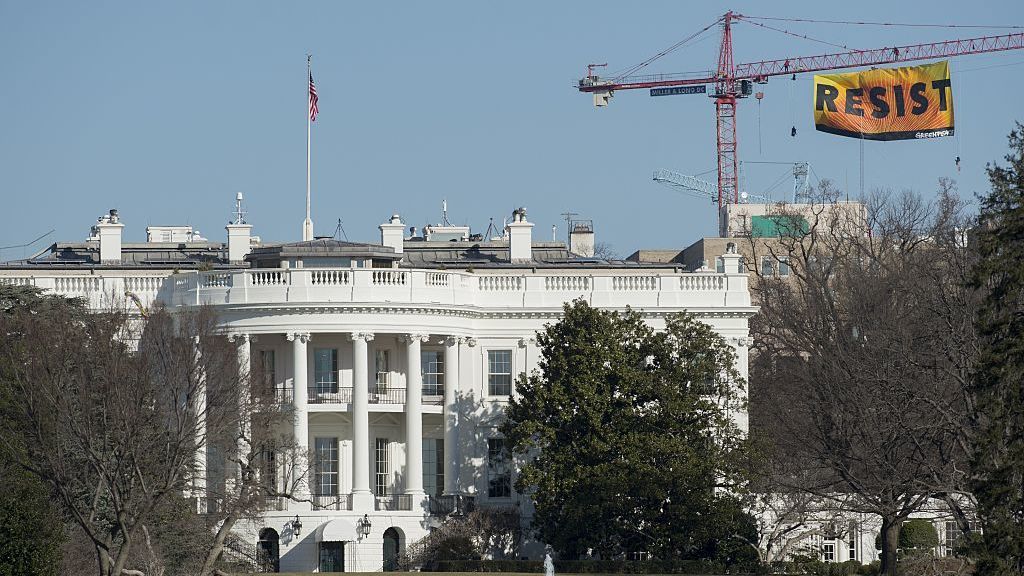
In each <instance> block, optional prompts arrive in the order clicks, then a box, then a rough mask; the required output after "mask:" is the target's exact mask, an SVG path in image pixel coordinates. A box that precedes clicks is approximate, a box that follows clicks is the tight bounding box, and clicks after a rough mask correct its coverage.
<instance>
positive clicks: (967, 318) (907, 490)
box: [750, 182, 976, 574]
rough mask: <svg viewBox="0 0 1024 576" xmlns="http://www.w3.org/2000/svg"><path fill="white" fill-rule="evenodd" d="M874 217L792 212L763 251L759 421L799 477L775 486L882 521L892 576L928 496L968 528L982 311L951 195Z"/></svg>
mask: <svg viewBox="0 0 1024 576" xmlns="http://www.w3.org/2000/svg"><path fill="white" fill-rule="evenodd" d="M865 204H866V205H865V207H864V209H860V208H859V207H858V205H851V206H845V207H844V206H842V205H838V204H836V203H827V202H825V203H822V204H820V205H816V206H812V207H811V208H810V209H809V210H802V211H800V212H797V211H794V210H793V209H791V208H789V207H786V206H780V207H779V208H778V211H777V213H776V214H775V217H777V218H780V219H781V220H780V221H784V222H788V223H789V224H790V225H786V226H781V227H780V229H781V230H782V234H781V237H779V238H778V239H772V240H771V241H765V240H764V239H752V240H751V247H750V253H751V254H753V257H754V262H753V264H754V266H752V268H754V269H755V270H756V272H757V274H758V278H757V281H756V282H754V287H753V291H754V294H755V296H756V298H757V300H758V304H759V305H760V313H759V314H758V315H757V316H756V317H755V318H754V319H753V320H752V322H751V332H752V335H753V336H754V339H755V343H756V347H755V349H754V354H755V355H756V356H755V358H754V359H753V361H752V363H751V382H752V383H755V382H757V383H758V384H757V385H756V386H755V385H752V388H751V405H752V410H751V411H752V416H754V415H755V414H756V418H752V422H753V423H754V427H755V429H754V434H755V435H758V434H760V435H761V436H762V437H764V438H767V439H768V440H769V444H770V446H772V448H773V452H772V453H771V458H773V459H785V460H787V461H788V462H789V463H790V464H791V466H790V467H789V468H788V472H785V473H783V474H782V475H781V477H779V478H777V479H776V480H777V481H779V482H780V483H781V484H782V485H784V486H786V487H787V488H790V489H793V490H800V491H803V492H805V493H807V494H811V495H813V496H815V497H816V498H819V499H820V500H822V501H830V502H832V503H833V505H834V506H835V507H836V508H839V509H843V510H849V511H854V512H864V513H872V514H877V515H878V516H880V517H881V520H882V534H881V540H882V570H883V572H884V573H886V574H893V573H895V569H896V568H895V559H896V547H897V538H898V535H899V530H900V526H901V524H902V522H903V520H904V519H906V518H907V517H909V515H910V514H911V513H912V512H914V511H915V510H917V509H919V508H920V507H921V506H922V505H923V504H925V503H926V502H927V501H928V500H929V499H932V498H941V499H944V500H946V501H947V503H949V504H950V506H951V508H953V509H954V513H955V514H956V515H957V516H958V518H959V519H961V520H962V521H965V520H966V518H965V516H966V515H965V513H964V511H963V510H962V509H961V503H963V502H965V501H969V499H970V495H969V493H968V492H967V491H966V480H967V469H966V467H967V461H968V454H969V449H968V448H969V426H968V422H969V417H970V414H971V410H972V406H971V403H970V398H969V396H968V394H967V393H966V390H967V388H966V385H967V382H968V380H967V379H968V376H969V374H970V370H971V366H972V362H973V359H974V358H975V336H974V331H973V327H972V318H973V311H974V307H975V306H976V301H975V300H976V299H975V296H973V294H972V293H971V292H970V291H969V290H968V289H967V288H966V282H965V279H966V277H967V276H966V274H967V272H968V270H969V268H970V259H971V251H970V250H969V249H968V246H967V245H966V242H965V230H966V229H967V228H966V227H967V224H968V220H967V219H966V218H965V217H964V216H963V214H962V208H963V204H962V202H961V201H960V200H958V199H957V198H956V196H955V194H954V193H953V190H952V186H951V184H950V183H949V182H943V183H942V190H940V194H939V196H938V199H937V200H936V201H934V202H927V201H925V200H923V199H922V198H921V196H920V195H917V194H912V193H903V194H898V195H897V194H891V193H876V194H874V195H873V196H872V197H871V198H869V199H868V201H867V202H866V203H865ZM765 259H767V262H766V261H765ZM780 263H784V264H785V266H787V268H788V270H789V275H788V277H785V278H782V277H776V274H775V272H776V271H777V270H778V268H777V266H778V265H779V264H780Z"/></svg>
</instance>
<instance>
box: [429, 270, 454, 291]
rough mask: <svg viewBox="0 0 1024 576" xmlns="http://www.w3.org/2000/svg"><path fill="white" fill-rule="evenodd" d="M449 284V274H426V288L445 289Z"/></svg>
mask: <svg viewBox="0 0 1024 576" xmlns="http://www.w3.org/2000/svg"><path fill="white" fill-rule="evenodd" d="M450 282H451V274H447V273H442V272H427V282H426V284H427V286H435V287H441V288H447V287H448V284H449V283H450Z"/></svg>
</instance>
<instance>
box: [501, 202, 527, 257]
mask: <svg viewBox="0 0 1024 576" xmlns="http://www.w3.org/2000/svg"><path fill="white" fill-rule="evenodd" d="M505 232H507V233H508V246H509V256H510V258H511V260H512V262H530V261H532V260H533V224H531V223H530V222H527V221H526V209H525V208H517V209H515V210H513V211H512V221H511V222H509V223H508V224H506V225H505Z"/></svg>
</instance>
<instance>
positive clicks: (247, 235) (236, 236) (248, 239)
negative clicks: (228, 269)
mask: <svg viewBox="0 0 1024 576" xmlns="http://www.w3.org/2000/svg"><path fill="white" fill-rule="evenodd" d="M224 228H225V229H226V230H227V231H228V261H229V262H231V263H232V264H237V263H239V262H244V261H245V257H246V255H248V254H249V252H250V251H252V224H228V225H227V226H225V227H224Z"/></svg>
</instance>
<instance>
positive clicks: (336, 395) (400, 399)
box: [308, 386, 444, 406]
mask: <svg viewBox="0 0 1024 576" xmlns="http://www.w3.org/2000/svg"><path fill="white" fill-rule="evenodd" d="M336 390H337V391H336V392H335V391H334V390H332V389H327V388H325V389H322V390H317V389H315V388H313V389H311V390H310V391H309V399H308V402H309V403H310V404H351V403H352V387H351V386H341V387H338V388H336ZM367 402H368V403H369V404H405V388H398V387H395V388H383V389H382V388H376V389H371V390H370V391H369V394H368V395H367ZM423 404H426V405H430V406H441V405H443V404H444V396H423Z"/></svg>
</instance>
